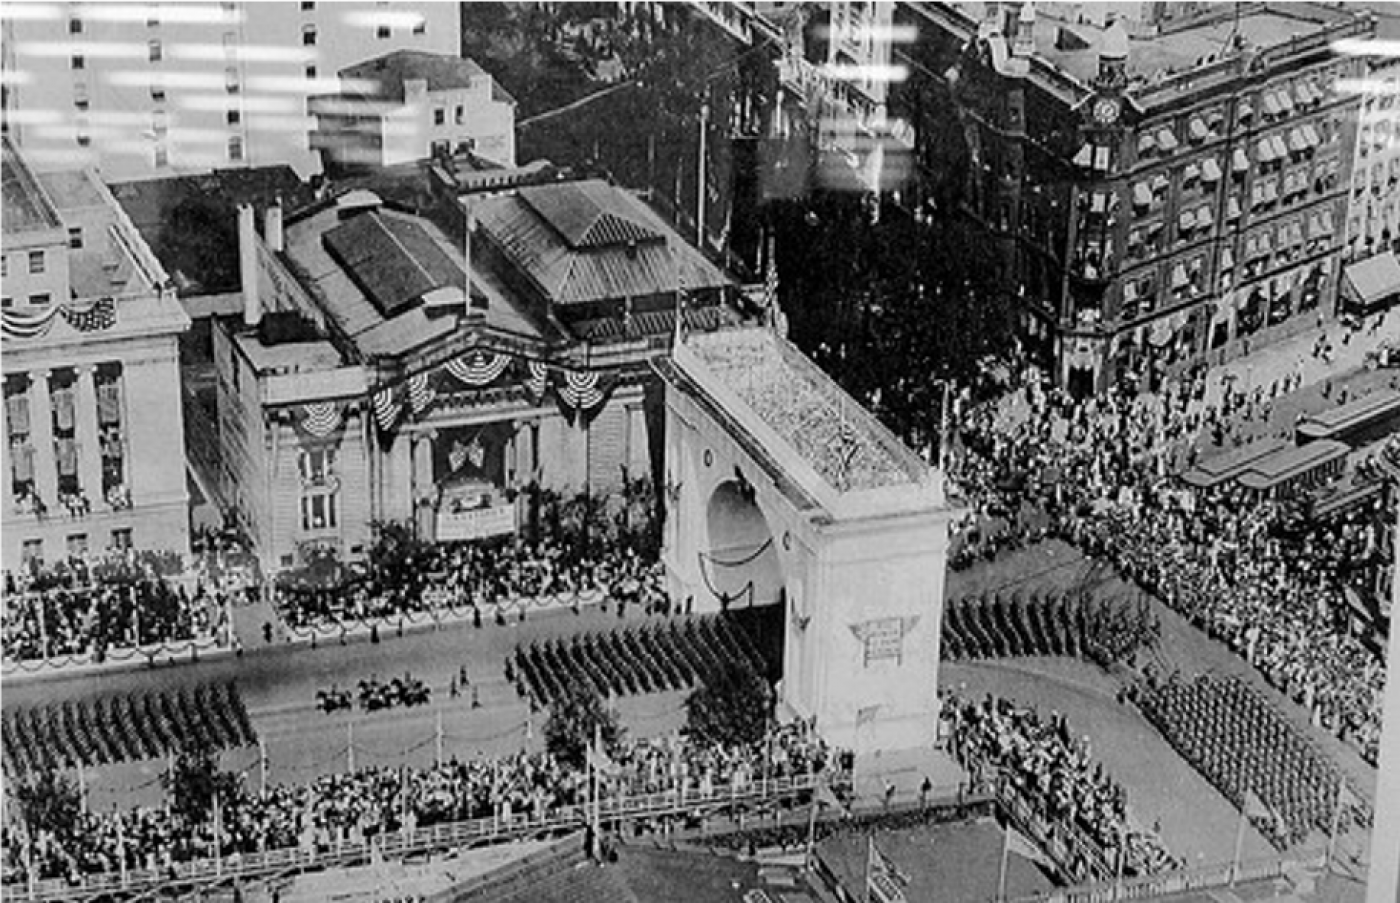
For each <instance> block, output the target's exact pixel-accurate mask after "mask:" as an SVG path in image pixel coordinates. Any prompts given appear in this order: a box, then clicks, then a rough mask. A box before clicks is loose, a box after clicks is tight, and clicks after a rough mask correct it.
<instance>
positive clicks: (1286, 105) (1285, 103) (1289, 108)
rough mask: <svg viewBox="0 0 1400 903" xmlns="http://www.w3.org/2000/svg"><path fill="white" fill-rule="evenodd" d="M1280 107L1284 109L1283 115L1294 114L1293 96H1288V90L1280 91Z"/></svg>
mask: <svg viewBox="0 0 1400 903" xmlns="http://www.w3.org/2000/svg"><path fill="white" fill-rule="evenodd" d="M1278 108H1279V109H1280V110H1282V111H1283V115H1285V116H1291V115H1292V114H1293V98H1291V97H1289V96H1288V91H1287V90H1281V91H1279V92H1278Z"/></svg>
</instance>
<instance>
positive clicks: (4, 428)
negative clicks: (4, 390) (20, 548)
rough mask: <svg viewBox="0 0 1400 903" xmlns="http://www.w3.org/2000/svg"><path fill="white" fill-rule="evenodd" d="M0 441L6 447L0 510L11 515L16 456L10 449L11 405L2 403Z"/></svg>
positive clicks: (13, 501) (1, 477)
mask: <svg viewBox="0 0 1400 903" xmlns="http://www.w3.org/2000/svg"><path fill="white" fill-rule="evenodd" d="M0 443H4V444H3V448H4V449H5V457H4V468H3V470H4V472H3V473H0V512H3V514H4V516H5V517H9V516H10V515H11V514H13V513H14V510H15V482H14V480H15V472H14V466H15V463H14V456H13V454H12V453H11V451H10V406H9V405H8V404H0Z"/></svg>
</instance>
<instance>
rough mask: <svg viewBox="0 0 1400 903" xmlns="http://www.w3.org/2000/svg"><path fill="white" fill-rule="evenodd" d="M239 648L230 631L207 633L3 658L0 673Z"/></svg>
mask: <svg viewBox="0 0 1400 903" xmlns="http://www.w3.org/2000/svg"><path fill="white" fill-rule="evenodd" d="M234 651H236V645H235V644H234V643H233V642H231V641H230V637H229V636H228V633H227V631H225V632H224V635H222V636H219V635H214V636H210V635H207V634H206V635H204V636H198V637H193V638H191V639H187V640H169V641H165V642H160V643H148V644H147V645H145V646H122V647H119V648H116V649H108V650H106V651H105V652H104V653H103V654H102V655H101V656H100V657H99V656H98V655H97V654H96V653H93V652H82V653H74V654H70V655H54V656H49V657H48V658H30V659H10V658H7V659H5V660H4V661H3V662H0V676H4V677H15V678H21V677H46V676H50V675H53V676H56V675H60V674H65V675H66V674H75V673H80V672H86V671H105V670H120V669H126V668H133V667H138V666H141V665H152V664H158V663H160V662H177V661H179V660H181V659H189V660H191V661H194V660H196V659H198V658H199V656H201V655H204V656H222V655H228V654H231V653H233V652H234Z"/></svg>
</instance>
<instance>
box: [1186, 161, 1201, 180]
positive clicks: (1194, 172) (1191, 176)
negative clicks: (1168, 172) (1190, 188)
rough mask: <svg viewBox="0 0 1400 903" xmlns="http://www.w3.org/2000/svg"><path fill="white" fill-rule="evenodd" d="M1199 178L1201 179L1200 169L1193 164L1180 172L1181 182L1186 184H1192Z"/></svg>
mask: <svg viewBox="0 0 1400 903" xmlns="http://www.w3.org/2000/svg"><path fill="white" fill-rule="evenodd" d="M1200 177H1201V168H1200V167H1199V166H1197V165H1196V164H1195V163H1191V164H1188V165H1187V167H1186V168H1185V169H1184V170H1182V172H1181V178H1182V181H1183V182H1187V183H1190V182H1194V181H1196V180H1197V179H1199V178H1200Z"/></svg>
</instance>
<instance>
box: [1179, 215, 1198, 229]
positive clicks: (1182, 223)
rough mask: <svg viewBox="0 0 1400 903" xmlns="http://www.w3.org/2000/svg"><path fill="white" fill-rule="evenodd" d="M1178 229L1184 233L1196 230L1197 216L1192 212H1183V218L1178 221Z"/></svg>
mask: <svg viewBox="0 0 1400 903" xmlns="http://www.w3.org/2000/svg"><path fill="white" fill-rule="evenodd" d="M1177 228H1178V229H1179V230H1180V231H1182V232H1190V231H1191V230H1192V229H1194V228H1196V214H1194V213H1192V212H1191V211H1190V210H1183V211H1181V217H1180V218H1179V219H1178V220H1177Z"/></svg>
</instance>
